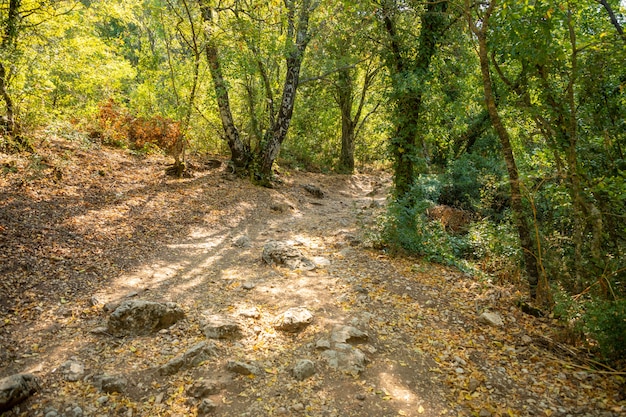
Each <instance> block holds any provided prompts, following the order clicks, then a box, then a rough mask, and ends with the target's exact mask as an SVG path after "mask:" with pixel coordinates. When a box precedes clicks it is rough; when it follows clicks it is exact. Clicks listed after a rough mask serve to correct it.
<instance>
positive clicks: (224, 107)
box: [198, 0, 251, 170]
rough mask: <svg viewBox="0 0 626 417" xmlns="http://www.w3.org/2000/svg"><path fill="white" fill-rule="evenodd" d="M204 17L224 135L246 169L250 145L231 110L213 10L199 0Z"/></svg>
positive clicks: (233, 157)
mask: <svg viewBox="0 0 626 417" xmlns="http://www.w3.org/2000/svg"><path fill="white" fill-rule="evenodd" d="M198 3H199V5H200V10H201V12H202V18H203V20H204V22H205V25H206V28H205V36H206V38H207V45H206V58H207V62H208V64H209V71H210V73H211V78H212V80H213V86H214V88H215V96H216V98H217V106H218V108H219V112H220V120H221V122H222V128H223V129H224V137H225V139H226V142H227V143H228V147H229V149H230V153H231V160H232V162H233V165H234V167H235V170H245V169H247V167H248V165H249V163H250V156H251V153H250V146H249V145H247V144H246V143H244V142H243V141H242V140H241V138H240V136H239V130H238V129H237V126H235V121H234V119H233V114H232V112H231V110H230V98H229V96H228V87H227V85H226V81H225V80H224V75H223V74H222V68H221V65H220V60H219V51H218V49H217V45H216V43H215V40H214V39H213V36H212V32H211V24H212V23H213V11H212V10H211V8H210V7H209V6H208V5H207V4H206V1H205V0H198Z"/></svg>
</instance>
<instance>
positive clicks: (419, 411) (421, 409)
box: [417, 405, 424, 414]
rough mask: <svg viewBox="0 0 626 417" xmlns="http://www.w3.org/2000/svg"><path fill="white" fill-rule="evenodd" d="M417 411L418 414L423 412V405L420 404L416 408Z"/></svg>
mask: <svg viewBox="0 0 626 417" xmlns="http://www.w3.org/2000/svg"><path fill="white" fill-rule="evenodd" d="M417 412H418V413H420V414H423V413H424V407H422V406H421V405H420V406H419V407H418V408H417Z"/></svg>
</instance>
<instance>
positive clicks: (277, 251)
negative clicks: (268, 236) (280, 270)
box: [262, 240, 315, 271]
mask: <svg viewBox="0 0 626 417" xmlns="http://www.w3.org/2000/svg"><path fill="white" fill-rule="evenodd" d="M262 258H263V260H264V261H265V262H266V263H267V264H269V265H274V264H277V265H285V266H287V267H289V268H291V269H301V270H305V271H310V270H313V269H315V264H314V263H313V262H312V261H311V260H310V259H307V258H305V257H304V255H302V252H300V251H299V250H298V249H296V248H294V247H293V245H292V244H290V243H288V242H279V241H275V240H270V241H269V242H267V243H266V244H265V245H264V246H263V255H262Z"/></svg>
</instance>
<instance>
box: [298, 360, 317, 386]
mask: <svg viewBox="0 0 626 417" xmlns="http://www.w3.org/2000/svg"><path fill="white" fill-rule="evenodd" d="M292 373H293V377H294V378H296V379H297V380H298V381H304V380H305V379H307V378H308V377H310V376H313V375H314V374H315V364H314V363H313V361H310V360H308V359H301V360H299V361H298V363H296V366H294V368H293V370H292Z"/></svg>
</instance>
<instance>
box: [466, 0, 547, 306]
mask: <svg viewBox="0 0 626 417" xmlns="http://www.w3.org/2000/svg"><path fill="white" fill-rule="evenodd" d="M494 4H495V1H494V2H491V3H490V4H489V7H488V9H487V11H486V12H485V16H484V17H483V20H482V25H481V28H480V29H478V27H477V26H476V25H474V23H473V22H472V23H471V28H472V31H473V32H474V34H476V36H477V38H478V56H479V58H480V72H481V75H482V79H483V89H484V92H485V104H486V106H487V110H488V111H489V118H490V119H491V124H492V125H493V127H494V129H495V131H496V133H497V134H498V137H499V138H500V143H501V145H502V152H503V154H504V160H505V162H506V167H507V171H508V174H509V186H510V188H511V209H512V210H513V216H514V218H515V223H516V226H517V232H518V235H519V239H520V244H521V246H522V251H523V256H524V263H525V267H526V274H527V275H528V284H529V286H530V297H531V298H532V299H537V298H538V295H540V296H543V295H544V294H538V292H537V288H538V284H539V270H538V266H537V257H536V251H535V248H534V245H533V241H532V238H531V233H530V227H529V225H528V220H527V218H526V216H525V215H524V207H523V204H522V193H521V190H520V181H519V174H518V171H517V164H516V163H515V158H514V156H513V148H512V147H511V140H510V136H509V132H508V130H507V129H506V127H505V126H504V124H503V122H502V120H501V119H500V115H499V113H498V109H497V107H496V102H495V97H494V93H493V87H492V83H491V73H490V68H489V56H488V52H487V35H486V33H487V29H488V25H489V16H490V14H491V12H492V11H493V7H494ZM540 298H541V297H540Z"/></svg>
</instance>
